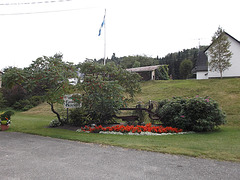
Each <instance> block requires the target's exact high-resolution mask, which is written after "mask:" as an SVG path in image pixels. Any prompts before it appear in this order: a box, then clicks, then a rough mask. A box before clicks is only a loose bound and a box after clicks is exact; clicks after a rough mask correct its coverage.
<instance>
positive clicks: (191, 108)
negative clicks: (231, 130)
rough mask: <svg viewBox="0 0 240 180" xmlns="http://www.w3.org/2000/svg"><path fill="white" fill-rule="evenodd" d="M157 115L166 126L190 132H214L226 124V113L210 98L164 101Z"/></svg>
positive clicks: (178, 98)
mask: <svg viewBox="0 0 240 180" xmlns="http://www.w3.org/2000/svg"><path fill="white" fill-rule="evenodd" d="M156 113H157V115H158V116H159V117H160V118H161V119H160V120H161V122H162V123H163V124H164V125H166V126H172V127H176V128H181V129H184V130H188V131H198V132H202V131H212V130H213V129H214V128H215V127H218V126H219V125H221V124H224V123H225V115H224V113H223V112H222V111H221V110H220V109H219V106H218V104H217V102H216V101H214V100H213V99H211V98H209V97H206V98H202V97H195V98H187V99H184V98H181V97H177V98H172V99H169V100H162V101H160V102H159V104H158V108H157V110H156Z"/></svg>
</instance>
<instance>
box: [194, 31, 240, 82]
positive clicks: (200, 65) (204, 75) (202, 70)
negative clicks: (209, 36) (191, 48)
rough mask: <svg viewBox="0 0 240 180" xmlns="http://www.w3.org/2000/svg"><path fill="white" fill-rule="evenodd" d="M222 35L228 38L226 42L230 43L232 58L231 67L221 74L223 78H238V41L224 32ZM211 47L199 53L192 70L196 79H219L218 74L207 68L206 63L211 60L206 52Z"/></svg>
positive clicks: (239, 67)
mask: <svg viewBox="0 0 240 180" xmlns="http://www.w3.org/2000/svg"><path fill="white" fill-rule="evenodd" d="M224 33H225V35H226V36H227V37H228V41H229V42H230V43H231V46H230V48H229V50H230V51H231V52H232V57H231V59H230V62H231V64H232V66H231V67H229V68H228V69H227V70H225V71H224V72H223V77H240V41H238V40H237V39H235V38H234V37H232V36H231V35H230V34H228V33H226V32H224ZM212 44H213V43H212ZM212 44H211V45H212ZM211 45H210V46H209V47H208V48H207V49H206V50H205V51H204V52H199V56H198V59H197V62H196V66H195V68H194V69H193V73H196V79H209V78H219V77H220V73H219V72H217V71H210V69H209V67H208V62H210V60H211V59H210V54H209V51H208V50H209V48H210V47H211Z"/></svg>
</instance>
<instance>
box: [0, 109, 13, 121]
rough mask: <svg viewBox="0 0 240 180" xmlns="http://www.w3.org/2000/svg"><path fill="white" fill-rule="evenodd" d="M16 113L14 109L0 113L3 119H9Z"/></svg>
mask: <svg viewBox="0 0 240 180" xmlns="http://www.w3.org/2000/svg"><path fill="white" fill-rule="evenodd" d="M12 115H14V112H13V111H6V112H3V113H1V114H0V119H1V121H8V120H10V119H11V116H12Z"/></svg>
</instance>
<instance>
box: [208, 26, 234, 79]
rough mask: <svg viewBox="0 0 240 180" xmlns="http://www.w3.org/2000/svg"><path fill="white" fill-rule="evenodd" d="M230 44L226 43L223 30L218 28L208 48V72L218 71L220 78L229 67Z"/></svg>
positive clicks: (226, 39) (226, 38)
mask: <svg viewBox="0 0 240 180" xmlns="http://www.w3.org/2000/svg"><path fill="white" fill-rule="evenodd" d="M230 46H231V43H230V42H229V41H228V37H227V36H226V34H225V32H224V30H223V29H222V28H221V27H218V30H217V31H216V32H215V34H214V35H213V37H212V45H211V46H210V48H209V54H210V62H209V67H210V71H218V72H219V73H220V76H221V78H222V74H223V72H224V71H225V70H227V69H228V68H229V67H231V65H232V64H231V62H230V59H231V57H232V52H231V51H230V50H229V48H230Z"/></svg>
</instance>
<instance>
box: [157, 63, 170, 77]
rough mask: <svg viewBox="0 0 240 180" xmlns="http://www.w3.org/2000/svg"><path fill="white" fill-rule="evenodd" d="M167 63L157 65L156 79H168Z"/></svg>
mask: <svg viewBox="0 0 240 180" xmlns="http://www.w3.org/2000/svg"><path fill="white" fill-rule="evenodd" d="M168 71H169V69H168V65H162V66H159V68H158V69H157V70H156V77H155V79H156V80H168V79H169V75H168Z"/></svg>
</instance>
